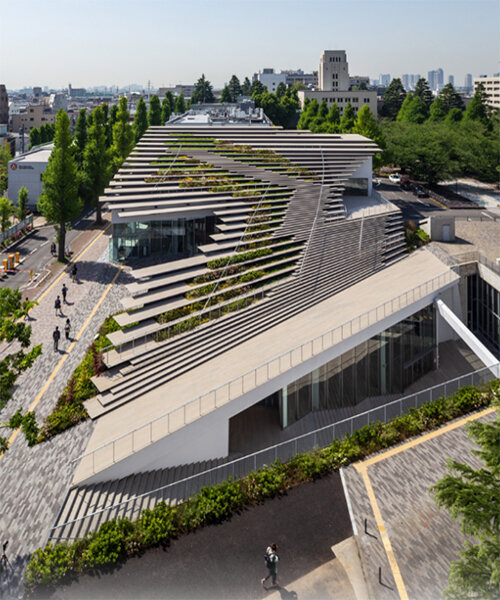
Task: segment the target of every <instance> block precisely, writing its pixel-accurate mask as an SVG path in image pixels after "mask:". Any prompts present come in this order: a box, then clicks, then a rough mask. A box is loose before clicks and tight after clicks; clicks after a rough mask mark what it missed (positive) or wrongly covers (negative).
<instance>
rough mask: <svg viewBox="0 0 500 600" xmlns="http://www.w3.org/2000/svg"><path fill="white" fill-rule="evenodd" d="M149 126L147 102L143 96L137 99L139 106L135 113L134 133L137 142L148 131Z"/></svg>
mask: <svg viewBox="0 0 500 600" xmlns="http://www.w3.org/2000/svg"><path fill="white" fill-rule="evenodd" d="M147 128H148V114H147V109H146V103H145V102H144V98H143V97H142V96H141V97H140V98H139V100H138V101H137V106H136V109H135V115H134V133H135V142H136V143H137V142H138V141H139V140H140V139H141V137H142V136H143V135H144V133H145V132H146V129H147Z"/></svg>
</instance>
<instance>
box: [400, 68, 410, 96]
mask: <svg viewBox="0 0 500 600" xmlns="http://www.w3.org/2000/svg"><path fill="white" fill-rule="evenodd" d="M401 82H402V84H403V87H404V89H405V90H406V91H407V92H409V91H410V75H408V73H404V74H403V75H401Z"/></svg>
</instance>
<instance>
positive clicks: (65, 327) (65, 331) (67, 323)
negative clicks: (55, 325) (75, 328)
mask: <svg viewBox="0 0 500 600" xmlns="http://www.w3.org/2000/svg"><path fill="white" fill-rule="evenodd" d="M70 331H71V323H70V322H69V319H66V324H65V325H64V333H65V334H66V339H67V340H69V332H70Z"/></svg>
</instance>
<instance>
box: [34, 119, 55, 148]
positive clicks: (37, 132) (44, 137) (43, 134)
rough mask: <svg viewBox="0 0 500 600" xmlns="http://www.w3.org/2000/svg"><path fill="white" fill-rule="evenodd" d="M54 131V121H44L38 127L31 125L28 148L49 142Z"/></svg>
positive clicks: (52, 137)
mask: <svg viewBox="0 0 500 600" xmlns="http://www.w3.org/2000/svg"><path fill="white" fill-rule="evenodd" d="M55 132H56V125H55V123H45V124H44V125H41V126H40V128H38V127H33V129H32V130H31V131H30V145H29V147H30V149H31V148H33V147H34V146H39V145H40V144H46V143H47V142H51V141H52V140H53V139H54V135H55Z"/></svg>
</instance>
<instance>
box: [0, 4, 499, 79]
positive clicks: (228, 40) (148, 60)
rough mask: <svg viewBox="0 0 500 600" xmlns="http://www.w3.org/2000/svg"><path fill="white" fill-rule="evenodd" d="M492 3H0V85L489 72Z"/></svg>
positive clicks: (495, 8) (494, 32) (495, 59)
mask: <svg viewBox="0 0 500 600" xmlns="http://www.w3.org/2000/svg"><path fill="white" fill-rule="evenodd" d="M499 7H500V2H499V0H468V1H460V0H430V1H428V0H397V1H387V0H368V1H365V0H300V1H295V0H15V1H14V0H0V19H1V23H2V25H1V28H0V83H5V84H6V86H7V88H11V89H16V88H21V87H24V86H27V87H31V86H34V85H40V86H49V87H54V88H61V87H66V86H67V85H68V83H71V84H72V85H73V87H88V86H93V85H120V86H124V85H128V84H130V83H139V84H142V85H144V86H147V82H148V80H150V81H151V85H152V86H153V87H159V86H161V85H170V84H175V83H193V82H194V81H195V80H196V79H197V78H198V77H199V76H200V75H201V73H205V75H206V77H207V78H208V79H209V80H210V81H211V82H212V84H213V85H214V86H215V87H221V86H222V85H223V84H224V83H225V82H227V81H228V80H229V78H230V76H231V75H232V74H233V73H235V74H236V75H238V76H239V77H240V78H241V79H242V78H243V77H244V76H245V75H248V76H249V77H251V75H252V74H253V73H254V72H256V71H258V70H259V69H262V68H263V67H274V68H275V69H277V70H281V69H295V68H302V69H303V70H304V71H307V72H310V71H311V70H312V69H317V68H318V64H319V58H320V54H321V52H322V51H323V50H327V49H328V50H346V51H347V58H348V61H349V71H350V74H351V75H369V76H370V77H372V78H374V77H378V76H379V74H380V73H390V74H391V76H392V77H399V76H401V74H402V73H420V74H422V75H423V76H425V77H427V71H429V70H431V69H437V68H439V67H441V68H443V69H444V72H445V82H446V81H447V78H448V75H449V74H453V75H455V83H456V85H463V80H464V75H465V73H472V74H473V75H475V76H477V75H479V74H488V75H492V74H493V73H496V72H498V71H500V63H499V58H500V56H499V40H500V27H499V19H500V14H499V12H500V10H499Z"/></svg>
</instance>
